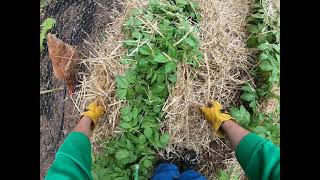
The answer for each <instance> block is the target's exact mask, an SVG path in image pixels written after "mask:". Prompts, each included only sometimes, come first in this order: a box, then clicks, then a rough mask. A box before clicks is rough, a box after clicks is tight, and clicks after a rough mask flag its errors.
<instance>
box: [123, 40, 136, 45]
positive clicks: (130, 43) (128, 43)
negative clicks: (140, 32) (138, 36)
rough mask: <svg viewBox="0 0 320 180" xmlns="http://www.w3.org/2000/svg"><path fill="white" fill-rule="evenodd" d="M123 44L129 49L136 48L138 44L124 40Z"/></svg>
mask: <svg viewBox="0 0 320 180" xmlns="http://www.w3.org/2000/svg"><path fill="white" fill-rule="evenodd" d="M124 44H125V45H127V46H129V47H130V46H131V47H136V46H137V45H138V42H137V41H136V40H126V41H124Z"/></svg>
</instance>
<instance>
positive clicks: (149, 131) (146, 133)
mask: <svg viewBox="0 0 320 180" xmlns="http://www.w3.org/2000/svg"><path fill="white" fill-rule="evenodd" d="M143 134H144V135H145V136H146V138H151V136H152V129H151V128H150V127H146V128H145V129H144V131H143Z"/></svg>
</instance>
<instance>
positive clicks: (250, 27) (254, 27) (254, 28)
mask: <svg viewBox="0 0 320 180" xmlns="http://www.w3.org/2000/svg"><path fill="white" fill-rule="evenodd" d="M247 31H249V32H251V33H258V32H259V29H258V26H257V25H254V24H250V25H248V27H247Z"/></svg>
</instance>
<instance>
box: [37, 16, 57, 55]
mask: <svg viewBox="0 0 320 180" xmlns="http://www.w3.org/2000/svg"><path fill="white" fill-rule="evenodd" d="M55 24H56V20H55V19H53V18H47V19H46V20H45V21H44V22H43V23H42V24H41V25H40V27H41V32H40V52H41V51H43V49H44V47H43V42H44V40H45V39H46V35H47V33H48V32H49V30H50V29H52V28H53V26H54V25H55Z"/></svg>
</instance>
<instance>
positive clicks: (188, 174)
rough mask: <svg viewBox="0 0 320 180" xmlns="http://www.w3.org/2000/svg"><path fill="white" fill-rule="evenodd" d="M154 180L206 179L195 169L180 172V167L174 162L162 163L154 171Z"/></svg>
mask: <svg viewBox="0 0 320 180" xmlns="http://www.w3.org/2000/svg"><path fill="white" fill-rule="evenodd" d="M151 179H152V180H173V179H177V180H206V178H205V177H203V176H202V175H201V174H199V173H198V172H196V171H194V170H187V171H184V172H183V173H181V174H180V172H179V169H178V167H177V166H176V165H174V164H169V163H162V164H160V165H159V166H158V167H157V169H156V170H155V172H154V175H153V176H152V178H151Z"/></svg>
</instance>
